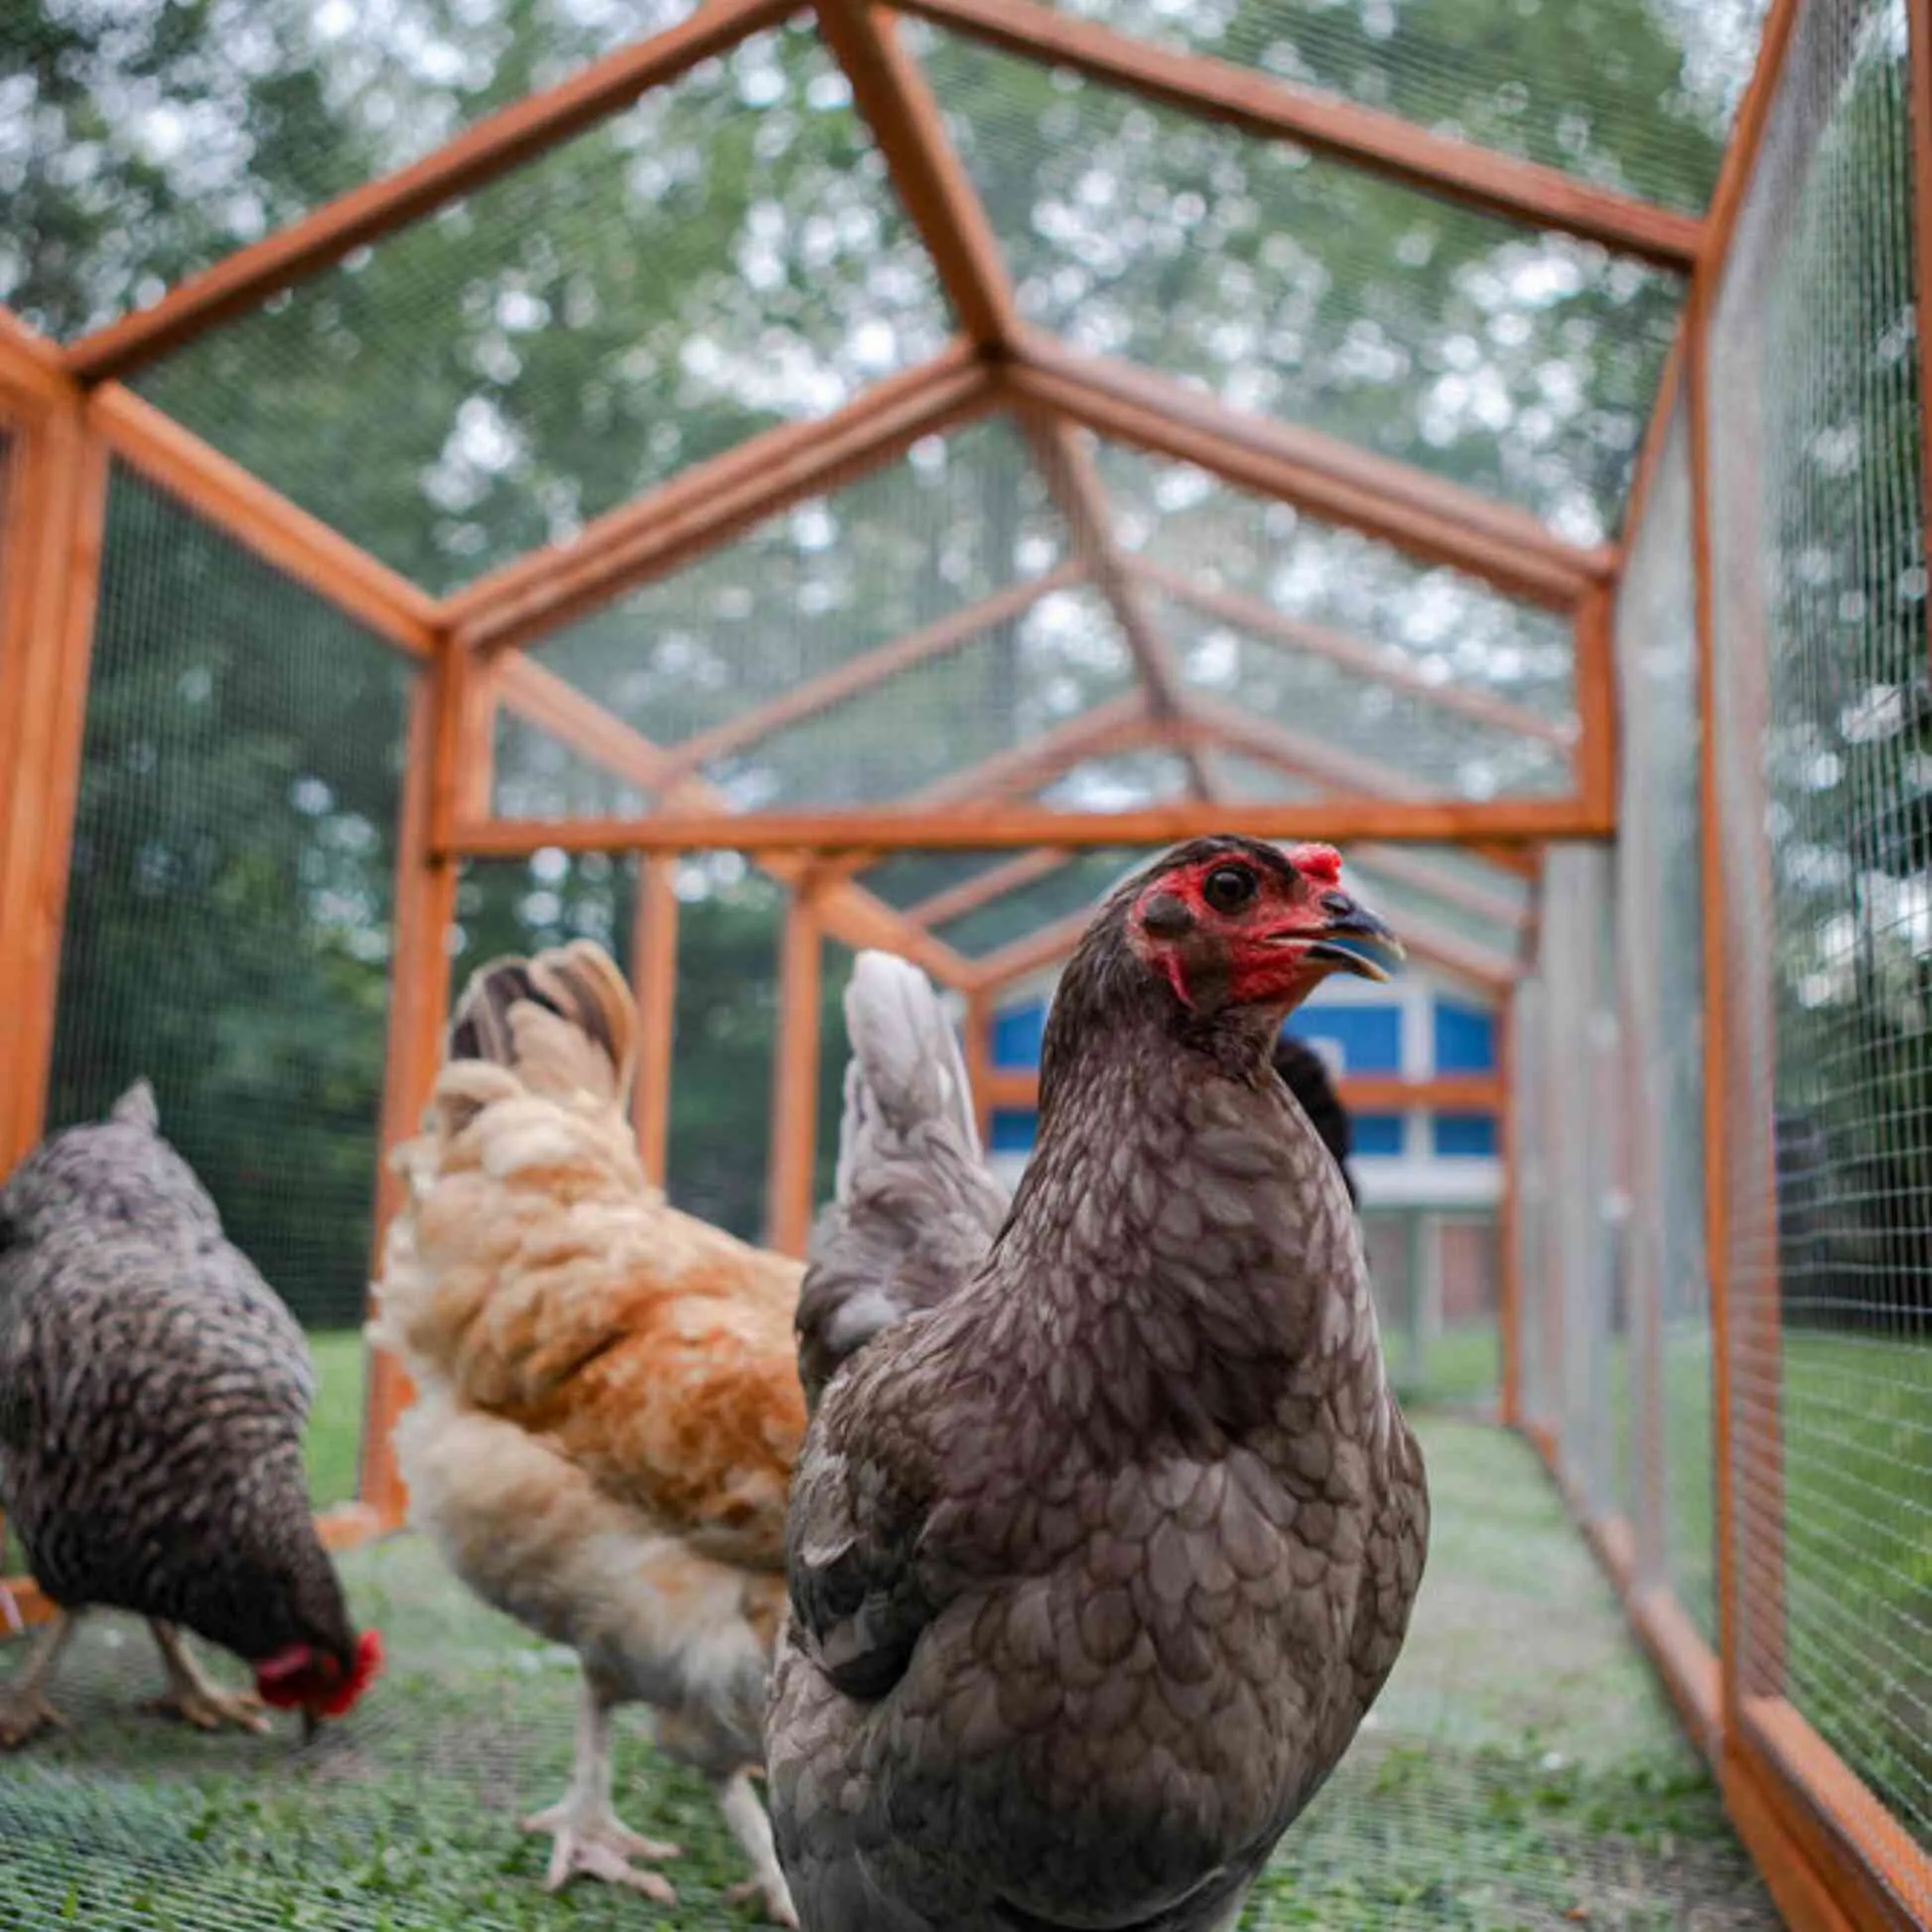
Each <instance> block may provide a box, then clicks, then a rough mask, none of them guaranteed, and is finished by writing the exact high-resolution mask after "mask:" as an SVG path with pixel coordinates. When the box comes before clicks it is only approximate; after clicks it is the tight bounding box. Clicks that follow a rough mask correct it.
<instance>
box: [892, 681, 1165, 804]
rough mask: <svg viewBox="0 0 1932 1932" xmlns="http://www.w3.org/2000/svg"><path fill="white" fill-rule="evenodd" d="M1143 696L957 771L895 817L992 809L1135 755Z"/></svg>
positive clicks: (1147, 723)
mask: <svg viewBox="0 0 1932 1932" xmlns="http://www.w3.org/2000/svg"><path fill="white" fill-rule="evenodd" d="M1153 732H1154V727H1153V723H1152V721H1151V720H1150V719H1149V717H1148V710H1147V694H1146V692H1144V691H1138V690H1136V691H1127V692H1123V693H1122V694H1121V696H1119V697H1118V698H1109V699H1108V700H1107V701H1106V702H1105V703H1104V704H1097V705H1094V706H1092V707H1091V708H1089V709H1088V710H1086V711H1082V712H1080V713H1079V714H1078V715H1077V716H1075V717H1072V718H1069V719H1068V720H1067V721H1066V722H1065V723H1064V724H1063V725H1055V726H1054V727H1053V729H1052V730H1051V731H1048V732H1042V733H1041V734H1040V736H1039V737H1037V738H1035V739H1030V740H1028V741H1027V743H1026V744H1024V745H1015V746H1011V747H1009V748H1008V749H1007V750H1006V751H1004V752H995V753H994V754H993V756H992V757H991V758H987V759H981V760H980V761H979V762H978V763H977V764H969V765H967V766H965V767H963V768H962V769H961V770H958V771H949V772H947V773H946V774H945V776H944V777H941V778H935V779H934V780H933V781H932V783H931V784H928V785H921V786H920V787H919V789H918V790H917V791H914V792H910V793H908V794H907V795H906V796H905V797H904V798H900V799H895V800H894V801H893V804H892V807H891V808H890V809H891V810H893V811H920V810H926V811H931V810H937V809H938V808H939V807H940V806H942V805H953V806H967V805H984V804H991V803H994V802H996V801H998V800H1000V799H1005V798H1011V797H1013V796H1014V795H1015V794H1016V793H1019V792H1025V791H1034V790H1037V789H1038V788H1039V787H1040V786H1041V785H1045V784H1050V783H1051V782H1052V780H1053V779H1055V778H1057V777H1058V776H1059V775H1060V774H1061V773H1062V772H1064V771H1070V770H1071V769H1072V768H1073V767H1074V766H1075V765H1076V764H1080V763H1083V762H1084V761H1085V760H1086V759H1094V758H1106V757H1108V756H1110V755H1111V754H1113V753H1116V752H1131V751H1138V750H1139V749H1140V748H1141V747H1142V746H1144V745H1146V744H1147V743H1148V742H1149V740H1150V739H1151V738H1152V736H1153Z"/></svg>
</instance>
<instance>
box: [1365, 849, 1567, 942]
mask: <svg viewBox="0 0 1932 1932" xmlns="http://www.w3.org/2000/svg"><path fill="white" fill-rule="evenodd" d="M1348 857H1349V859H1350V860H1351V861H1352V862H1353V863H1354V864H1356V865H1358V866H1366V867H1367V868H1368V869H1369V870H1370V871H1371V872H1377V873H1380V874H1381V875H1382V877H1383V878H1384V879H1386V880H1388V881H1389V882H1390V883H1391V884H1392V885H1396V886H1409V887H1413V888H1414V889H1415V890H1416V891H1417V892H1420V893H1428V894H1429V895H1430V896H1431V897H1434V898H1439V899H1441V900H1442V901H1443V902H1444V903H1445V904H1446V905H1454V906H1458V907H1460V908H1461V910H1463V911H1464V912H1467V913H1470V914H1471V915H1473V916H1474V917H1476V918H1479V919H1492V920H1494V922H1495V923H1496V925H1497V926H1498V927H1499V928H1500V929H1501V930H1502V931H1503V932H1504V933H1506V934H1508V935H1509V936H1510V937H1511V938H1512V939H1513V938H1514V936H1515V935H1516V934H1518V933H1520V932H1521V931H1522V929H1523V928H1524V927H1525V926H1526V925H1528V924H1529V922H1530V916H1531V915H1530V908H1529V906H1528V905H1524V904H1518V903H1517V902H1516V901H1515V900H1514V899H1510V898H1506V897H1503V896H1502V895H1501V894H1500V893H1492V892H1490V891H1488V890H1487V889H1486V888H1485V887H1484V886H1483V885H1482V883H1481V882H1480V881H1479V880H1474V879H1464V878H1459V877H1457V876H1455V875H1453V874H1450V873H1446V872H1443V871H1442V870H1440V869H1439V868H1437V867H1435V866H1432V865H1431V864H1430V863H1429V861H1428V860H1427V859H1425V858H1424V857H1423V856H1422V854H1420V853H1418V852H1411V851H1408V850H1407V849H1406V848H1404V847H1402V846H1399V845H1375V844H1366V845H1358V846H1356V848H1355V849H1354V851H1352V852H1351V853H1350V854H1349V855H1348Z"/></svg>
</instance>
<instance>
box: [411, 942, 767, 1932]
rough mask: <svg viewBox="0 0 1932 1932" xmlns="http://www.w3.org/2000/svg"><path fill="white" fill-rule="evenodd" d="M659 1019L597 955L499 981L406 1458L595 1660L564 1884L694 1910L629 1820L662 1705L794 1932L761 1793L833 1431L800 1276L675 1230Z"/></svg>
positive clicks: (452, 1055) (481, 1002)
mask: <svg viewBox="0 0 1932 1932" xmlns="http://www.w3.org/2000/svg"><path fill="white" fill-rule="evenodd" d="M634 1030H635V1015H634V1009H633V1008H632V1005H631V1002H630V998H629V995H628V992H627V990H626V988H625V986H624V983H623V980H622V978H621V975H620V974H619V973H618V970H617V968H616V967H615V966H614V965H613V964H612V962H611V961H610V959H609V958H608V957H607V956H606V955H605V954H604V953H603V952H602V951H600V950H599V949H598V948H597V947H596V946H593V945H591V944H589V943H588V942H586V941H578V942H577V943H575V944H573V945H570V946H567V947H563V948H559V949H554V950H552V951H548V952H544V953H541V954H539V955H538V956H537V957H536V958H535V959H532V960H529V961H524V960H520V959H502V960H498V961H496V962H494V963H492V964H491V965H489V966H486V967H484V968H483V970H481V971H480V972H479V973H478V974H477V975H476V976H475V977H474V978H473V979H472V981H471V983H470V985H469V988H468V990H467V991H466V992H465V994H464V997H463V999H462V1002H461V1003H460V1005H459V1007H458V1010H457V1014H456V1017H455V1020H454V1022H453V1024H452V1027H451V1032H450V1041H449V1054H448V1059H447V1062H446V1064H445V1065H444V1067H443V1070H442V1072H441V1075H440V1076H439V1078H438V1080H437V1083H436V1088H435V1092H434V1095H433V1097H432V1100H431V1103H430V1107H429V1110H428V1115H427V1119H426V1123H425V1128H424V1131H423V1133H422V1134H421V1136H420V1137H419V1138H418V1139H416V1140H414V1141H412V1142H410V1143H409V1144H408V1145H407V1146H406V1147H404V1148H403V1149H401V1150H400V1151H399V1153H398V1156H397V1161H398V1165H399V1167H400V1169H401V1172H402V1173H403V1174H404V1175H405V1176H406V1179H407V1182H408V1202H407V1206H406V1208H405V1210H404V1211H403V1212H402V1213H401V1214H399V1215H398V1216H397V1219H396V1222H395V1224H394V1226H393V1229H392V1231H391V1234H390V1237H389V1242H388V1246H387V1249H386V1253H385V1257H384V1267H383V1278H382V1281H381V1283H380V1284H379V1285H378V1290H377V1294H378V1312H377V1316H376V1320H375V1321H374V1323H373V1324H372V1334H373V1337H374V1339H375V1340H377V1341H378V1342H380V1343H381V1344H382V1345H384V1346H386V1347H389V1348H391V1349H393V1350H394V1351H395V1352H396V1353H397V1354H398V1355H399V1356H400V1357H401V1359H402V1361H403V1362H404V1364H405V1365H406V1366H407V1368H408V1370H409V1373H410V1374H411V1376H412V1377H413V1378H414V1380H415V1383H416V1389H417V1399H416V1401H415V1404H414V1405H413V1407H412V1408H411V1409H410V1410H409V1411H408V1413H407V1414H406V1415H405V1416H404V1418H403V1420H402V1422H401V1424H400V1425H399V1427H398V1429H397V1433H396V1446H397V1452H398V1456H399V1460H400V1462H401V1467H402V1471H403V1474H404V1477H405V1479H406V1480H407V1482H408V1485H409V1492H410V1508H411V1514H412V1517H413V1519H414V1521H415V1522H416V1523H417V1524H418V1525H419V1526H420V1527H421V1528H422V1529H423V1530H425V1531H426V1532H427V1533H428V1534H429V1536H430V1537H431V1538H432V1539H433V1540H434V1542H435V1543H436V1544H437V1546H438V1547H439V1548H440V1549H441V1551H442V1552H443V1554H444V1556H445V1558H446V1559H447V1560H448V1562H449V1563H450V1564H451V1566H452V1567H453V1568H454V1569H455V1571H456V1572H457V1574H458V1575H459V1576H460V1577H462V1579H463V1580H464V1582H465V1583H466V1584H468V1585H469V1587H471V1588H472V1589H473V1590H475V1591H476V1592H477V1594H478V1595H479V1596H481V1597H483V1599H484V1601H486V1602H488V1603H491V1604H493V1605H494V1606H496V1607H497V1608H498V1609H501V1610H504V1611H506V1612H507V1613H508V1614H509V1615H511V1616H514V1617H516V1618H517V1619H518V1620H519V1621H521V1622H522V1623H524V1624H526V1625H527V1626H528V1627H529V1628H531V1629H532V1630H535V1631H537V1632H539V1633H540V1634H542V1635H543V1636H545V1637H547V1638H549V1639H550V1640H552V1641H553V1642H556V1643H559V1644H564V1645H568V1646H569V1647H570V1648H571V1649H573V1650H575V1651H576V1652H577V1654H578V1657H579V1658H580V1660H581V1662H582V1667H583V1679H584V1685H583V1699H584V1702H583V1711H582V1717H581V1719H580V1723H579V1728H578V1736H577V1762H576V1770H575V1773H574V1776H573V1779H572V1782H571V1785H570V1789H569V1791H568V1792H567V1793H566V1795H565V1797H564V1798H563V1800H562V1801H561V1802H560V1803H558V1804H557V1805H555V1806H553V1807H551V1808H550V1809H549V1810H548V1811H544V1812H540V1813H538V1814H537V1815H536V1816H535V1817H533V1818H530V1819H527V1820H525V1827H526V1829H529V1830H534V1831H540V1832H544V1833H547V1834H549V1835H550V1837H551V1839H552V1848H553V1849H552V1856H551V1860H550V1866H549V1874H548V1881H549V1883H550V1885H551V1886H552V1888H553V1889H554V1888H555V1887H557V1886H559V1885H561V1884H563V1883H564V1882H565V1881H566V1880H567V1879H568V1878H569V1877H570V1876H571V1875H572V1874H573V1873H577V1872H582V1873H586V1874H588V1875H590V1876H593V1877H597V1878H601V1879H604V1880H607V1881H610V1882H614V1883H619V1884H624V1885H629V1886H632V1887H634V1888H635V1889H637V1890H639V1891H641V1892H644V1893H645V1894H647V1895H648V1896H649V1897H651V1898H653V1899H656V1900H658V1901H660V1902H661V1903H666V1904H669V1903H672V1902H674V1901H675V1898H676V1893H675V1891H674V1890H673V1889H672V1887H671V1885H670V1884H669V1882H668V1881H667V1880H666V1879H665V1878H664V1876H663V1875H662V1874H661V1873H660V1872H658V1871H655V1870H653V1869H650V1868H649V1867H650V1865H651V1864H652V1863H661V1862H663V1861H666V1860H669V1859H673V1858H675V1857H676V1856H677V1855H678V1852H677V1848H676V1847H675V1846H671V1845H663V1844H658V1843H655V1842H653V1841H651V1840H648V1839H645V1838H641V1837H639V1836H638V1835H637V1834H636V1833H634V1832H631V1831H629V1830H627V1829H626V1828H625V1827H624V1826H623V1825H622V1824H621V1823H620V1822H619V1820H618V1818H617V1815H616V1813H615V1811H614V1810H613V1808H612V1802H611V1779H612V1774H611V1713H612V1711H613V1709H614V1708H615V1707H617V1706H619V1705H621V1704H625V1703H641V1704H645V1705H647V1706H649V1707H650V1709H651V1711H652V1713H653V1714H654V1719H655V1725H656V1734H657V1738H658V1741H659V1743H660V1744H661V1745H662V1747H663V1748H664V1749H665V1750H666V1751H667V1752H668V1753H670V1754H671V1755H672V1756H674V1757H676V1758H678V1759H680V1760H682V1761H684V1762H686V1763H689V1764H691V1765H693V1766H695V1767H696V1768H697V1769H698V1770H700V1771H701V1772H703V1773H704V1775H705V1776H706V1777H707V1778H708V1779H709V1780H710V1781H711V1783H712V1785H713V1787H714V1789H715V1790H716V1792H717V1795H718V1802H719V1806H720V1809H721V1810H722V1811H723V1813H724V1817H725V1820H726V1823H727V1824H728V1825H729V1826H730V1828H731V1830H732V1832H733V1834H734V1835H735V1837H736V1838H737V1839H738V1842H739V1843H740V1845H741V1846H743V1848H744V1850H745V1853H746V1855H747V1857H748V1858H749V1860H750V1861H751V1864H752V1868H753V1874H754V1875H753V1879H752V1883H751V1884H750V1885H749V1886H746V1887H741V1888H740V1889H741V1890H743V1891H746V1892H752V1893H756V1894H757V1895H758V1896H759V1897H760V1898H761V1899H762V1901H763V1904H764V1908H765V1910H766V1912H767V1913H768V1915H769V1917H770V1918H771V1919H772V1920H773V1921H774V1922H776V1923H779V1924H784V1925H795V1924H796V1923H797V1920H796V1918H795V1916H794V1915H793V1912H792V1906H791V1900H790V1897H789V1894H788V1893H787V1891H786V1888H785V1881H784V1878H783V1876H782V1874H781V1873H780V1871H779V1869H778V1865H777V1862H776V1859H775V1857H774V1854H773V1850H772V1841H771V1828H770V1825H769V1823H768V1821H767V1820H766V1817H765V1813H764V1809H763V1807H762V1805H761V1804H760V1803H759V1797H758V1795H757V1793H756V1791H755V1790H754V1788H753V1785H752V1782H751V1777H750V1773H751V1772H752V1771H754V1770H755V1769H757V1768H758V1767H759V1765H760V1763H761V1756H762V1753H761V1748H760V1739H759V1725H760V1718H761V1713H762V1709H763V1701H764V1692H765V1680H766V1674H767V1671H768V1668H769V1663H770V1658H771V1651H772V1644H773V1640H774V1636H775V1633H776V1628H777V1623H778V1620H779V1617H780V1615H781V1612H782V1607H783V1603H784V1517H785V1501H786V1494H787V1490H788V1487H789V1482H790V1476H791V1467H792V1463H793V1460H794V1459H795V1457H796V1454H797V1450H798V1446H799V1443H800V1441H801V1440H802V1437H803V1434H804V1427H805V1410H804V1403H803V1399H802V1397H801V1395H800V1392H799V1387H798V1378H797V1370H796V1367H795V1357H794V1354H793V1339H792V1314H793V1310H794V1308H795V1306H796V1303H797V1297H798V1283H799V1275H800V1270H799V1267H798V1265H797V1264H796V1263H795V1262H791V1261H787V1260H784V1259H781V1258H779V1257H777V1256H774V1255H769V1254H764V1253H760V1252H759V1251H758V1250H757V1249H754V1248H750V1247H748V1246H746V1245H745V1244H744V1243H743V1242H740V1241H737V1240H734V1239H733V1238H732V1237H731V1236H730V1235H728V1234H725V1233H722V1232H721V1231H720V1230H718V1229H716V1228H713V1227H711V1226H709V1225H707V1224H706V1223H704V1222H702V1221H698V1220H694V1219H693V1218H692V1217H691V1216H689V1215H687V1214H681V1213H678V1212H677V1211H675V1210H674V1209H672V1208H671V1207H669V1206H668V1205H667V1204H666V1202H665V1200H664V1198H663V1196H662V1195H661V1194H660V1193H659V1192H657V1191H656V1190H655V1189H654V1188H652V1187H651V1186H650V1185H649V1184H648V1183H647V1182H646V1180H645V1178H644V1174H643V1172H642V1170H641V1168H640V1167H639V1165H638V1161H637V1154H636V1146H635V1142H634V1139H633V1136H632V1132H631V1129H630V1126H629V1124H628V1122H627V1120H626V1118H625V1096H626V1093H627V1090H628V1085H629V1078H630V1071H631V1061H632V1043H633V1034H634Z"/></svg>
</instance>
